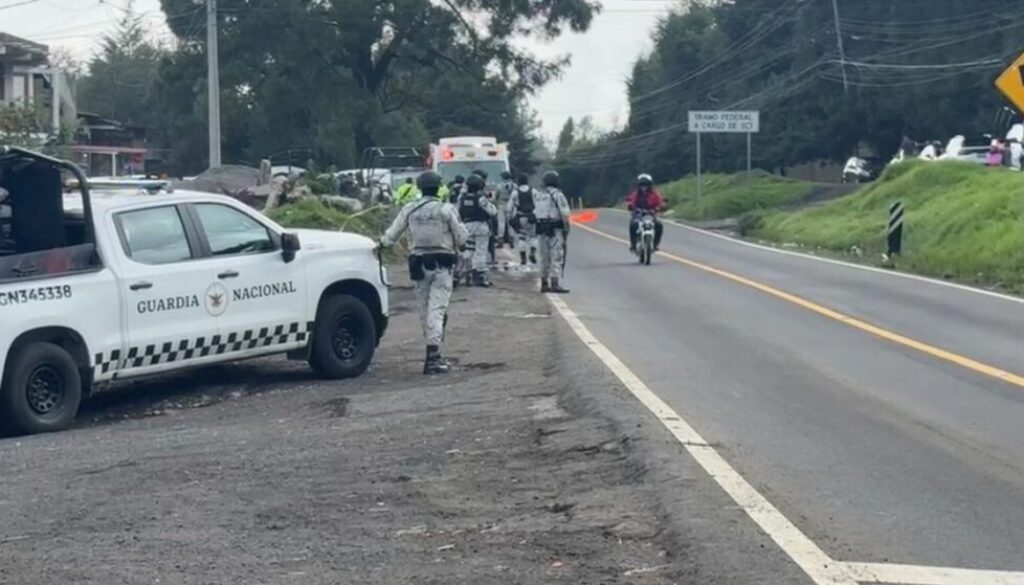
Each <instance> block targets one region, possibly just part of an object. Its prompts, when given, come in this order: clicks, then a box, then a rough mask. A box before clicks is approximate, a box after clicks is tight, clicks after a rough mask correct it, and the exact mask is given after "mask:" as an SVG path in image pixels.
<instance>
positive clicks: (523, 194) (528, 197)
mask: <svg viewBox="0 0 1024 585" xmlns="http://www.w3.org/2000/svg"><path fill="white" fill-rule="evenodd" d="M533 208H534V205H533V189H526V190H525V191H519V205H518V207H517V209H518V210H519V213H522V214H530V213H533Z"/></svg>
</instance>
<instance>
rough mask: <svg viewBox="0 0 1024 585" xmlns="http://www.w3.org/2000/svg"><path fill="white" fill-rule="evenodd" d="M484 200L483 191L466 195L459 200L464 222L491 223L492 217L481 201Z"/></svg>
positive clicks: (460, 213) (460, 214) (460, 215)
mask: <svg viewBox="0 0 1024 585" xmlns="http://www.w3.org/2000/svg"><path fill="white" fill-rule="evenodd" d="M483 198H484V192H483V191H477V192H476V193H466V194H465V195H463V196H462V199H460V200H459V217H461V218H462V221H463V222H469V221H490V219H491V216H490V215H489V214H488V213H487V210H485V209H484V208H483V205H482V203H481V200H482V199H483Z"/></svg>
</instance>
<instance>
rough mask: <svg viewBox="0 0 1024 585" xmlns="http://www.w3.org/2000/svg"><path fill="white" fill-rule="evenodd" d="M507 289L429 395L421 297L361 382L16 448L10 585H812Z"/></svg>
mask: <svg viewBox="0 0 1024 585" xmlns="http://www.w3.org/2000/svg"><path fill="white" fill-rule="evenodd" d="M499 284H500V286H499V287H498V288H496V289H491V290H487V291H482V290H479V289H473V290H468V291H467V290H459V291H457V292H456V299H455V303H454V304H453V306H452V323H451V327H450V329H449V350H450V354H451V356H452V357H454V358H455V359H456V360H458V368H457V370H456V372H455V373H454V374H452V375H450V376H447V377H431V378H426V377H424V376H422V375H421V374H420V373H419V370H420V368H421V365H422V362H421V360H422V357H423V356H422V351H423V347H422V343H421V341H420V337H419V332H418V320H417V317H416V315H415V314H414V313H412V312H411V291H410V290H409V288H408V287H399V288H397V289H396V290H394V291H393V303H394V306H393V309H394V314H393V319H392V329H391V330H390V331H389V332H388V335H387V336H386V337H385V340H384V342H383V344H382V346H381V348H380V352H379V354H378V357H377V359H376V361H375V364H374V366H373V367H372V369H371V371H370V372H369V373H367V375H365V376H364V377H362V378H360V379H358V380H353V381H347V382H341V383H336V382H322V381H319V380H317V379H315V378H313V377H312V376H311V374H310V373H309V372H308V371H307V369H306V368H305V365H304V364H300V363H291V362H287V361H285V360H283V359H266V360H257V361H250V362H246V363H242V364H236V365H229V366H222V367H216V368H210V369H205V370H201V371H195V372H191V373H188V374H182V375H178V376H175V377H173V378H165V379H161V380H158V381H148V382H139V383H134V384H126V385H123V386H121V387H117V388H114V389H112V390H110V391H107V392H105V393H103V394H101V395H99V396H98V397H97V398H95V399H94V400H93V401H92V402H90V403H89V404H88V405H87V406H86V407H85V411H84V412H83V414H82V416H81V423H80V425H79V426H78V428H76V429H75V430H72V431H68V432H64V433H60V434H54V435H46V436H35V437H28V438H16V439H5V440H0V461H3V464H4V472H3V474H2V476H0V583H4V584H7V583H10V584H17V585H33V584H40V585H43V584H46V585H50V584H55V583H60V584H71V583H96V584H103V585H115V584H121V583H126V584H127V583H130V584H135V583H160V584H195V585H213V584H218V585H219V584H246V585H250V584H292V583H302V584H321V583H322V584H349V583H351V584H357V583H439V584H440V583H445V584H450V583H472V584H482V583H524V584H526V583H529V584H535V583H638V584H647V583H651V584H657V583H766V582H772V583H789V582H799V580H800V576H799V575H798V574H796V573H795V572H794V569H793V568H792V567H790V566H788V565H787V564H786V563H785V561H784V560H782V559H781V558H780V557H779V554H778V552H777V551H775V550H774V549H773V548H772V546H771V543H770V541H767V539H766V538H765V537H764V536H763V535H761V534H760V533H759V532H757V530H756V529H755V528H753V525H752V524H751V523H750V522H749V521H748V520H746V518H745V516H743V514H742V512H740V511H738V510H737V509H736V508H735V506H733V505H732V502H731V501H728V500H727V498H726V497H725V496H724V494H721V493H720V492H719V490H717V488H715V486H714V485H713V484H712V483H711V481H710V479H708V478H706V477H704V476H702V474H700V472H699V470H698V468H697V467H696V465H695V464H694V463H693V462H692V461H689V460H688V459H685V455H683V454H682V451H681V450H680V449H679V448H678V446H675V445H673V444H672V442H671V440H670V439H669V438H668V436H667V434H666V433H663V432H662V431H660V430H659V429H657V428H656V425H654V424H651V422H650V420H648V418H647V417H646V416H645V415H644V414H643V413H642V412H640V408H639V406H638V405H637V404H635V403H634V402H633V401H631V400H630V399H628V398H627V397H626V396H625V394H624V391H622V390H621V389H620V388H618V387H617V386H616V385H615V384H614V382H613V380H612V379H611V378H610V376H609V375H608V374H607V373H606V372H604V370H603V368H602V367H601V366H600V365H599V364H598V363H597V362H596V360H594V359H593V357H592V356H591V354H590V353H589V351H588V350H587V349H586V348H584V347H583V346H582V344H580V343H579V342H578V341H576V340H575V338H574V337H572V336H571V333H569V332H568V331H567V329H566V328H565V326H564V324H562V323H561V322H560V320H559V319H558V318H557V317H554V316H552V315H551V311H550V307H549V305H548V304H547V303H546V301H545V300H544V298H543V297H541V296H540V295H537V294H535V293H532V292H530V291H529V288H530V286H529V283H528V282H527V280H526V279H523V278H522V277H519V278H516V277H513V276H505V277H503V278H502V277H499ZM766 574H770V575H772V577H768V578H766V577H764V575H766Z"/></svg>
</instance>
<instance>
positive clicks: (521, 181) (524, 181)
mask: <svg viewBox="0 0 1024 585" xmlns="http://www.w3.org/2000/svg"><path fill="white" fill-rule="evenodd" d="M516 184H517V185H529V184H530V177H528V176H527V175H526V173H519V176H518V177H516Z"/></svg>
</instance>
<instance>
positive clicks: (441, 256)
mask: <svg viewBox="0 0 1024 585" xmlns="http://www.w3.org/2000/svg"><path fill="white" fill-rule="evenodd" d="M416 185H417V187H419V190H420V192H421V193H422V194H423V198H422V199H419V200H417V201H413V202H412V203H409V204H408V205H406V206H405V207H403V208H402V210H401V211H400V212H399V213H398V217H396V218H395V221H394V223H392V224H391V227H389V228H388V230H387V232H385V233H384V237H383V238H382V239H381V244H382V245H384V246H391V245H393V244H394V243H395V242H397V241H398V238H400V237H402V234H403V233H404V232H405V230H406V229H408V230H409V244H410V248H411V251H410V253H409V274H410V276H411V277H412V279H413V281H414V282H415V283H416V299H417V306H418V308H419V312H420V320H421V321H422V324H423V337H425V338H426V340H427V358H426V361H425V363H424V364H423V373H424V374H446V373H448V371H449V369H450V366H449V365H448V362H447V361H445V359H444V357H442V355H441V344H442V343H443V342H444V327H445V322H446V321H447V318H448V302H449V301H450V300H451V296H452V269H453V268H454V267H455V259H456V254H457V253H458V251H459V250H460V249H461V248H463V247H465V245H466V240H467V238H468V237H469V234H468V233H467V231H466V226H464V225H462V222H461V221H459V214H458V212H456V211H455V208H454V207H452V206H451V205H449V204H447V203H443V202H442V201H439V200H438V199H437V191H438V189H439V188H440V187H441V176H440V175H438V174H437V173H434V172H431V171H427V172H425V173H423V174H421V175H420V176H419V178H417V180H416Z"/></svg>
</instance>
